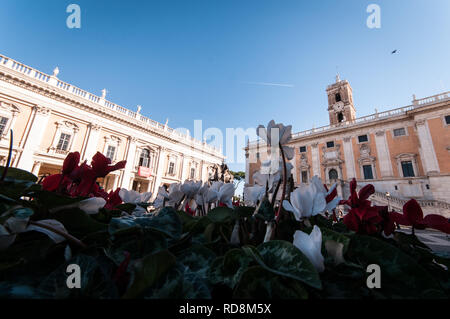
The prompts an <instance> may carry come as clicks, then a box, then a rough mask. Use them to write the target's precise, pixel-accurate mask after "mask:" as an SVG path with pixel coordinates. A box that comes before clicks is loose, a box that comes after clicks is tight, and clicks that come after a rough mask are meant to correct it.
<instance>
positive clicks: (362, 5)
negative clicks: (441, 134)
mask: <svg viewBox="0 0 450 319" xmlns="http://www.w3.org/2000/svg"><path fill="white" fill-rule="evenodd" d="M70 3H76V4H78V5H80V7H81V29H68V28H67V27H66V18H67V16H68V15H69V14H68V13H66V7H67V6H68V5H69V4H70ZM371 3H375V4H378V5H379V6H380V7H381V28H380V29H369V28H367V26H366V19H367V17H368V15H369V14H368V13H367V12H366V8H367V6H368V5H369V4H371ZM449 33H450V1H448V0H432V1H418V0H417V1H412V0H395V1H392V0H391V1H376V0H372V1H356V0H355V1H351V0H347V1H337V0H336V1H308V2H306V1H299V0H296V1H290V0H289V1H288V0H277V1H275V0H239V1H237V0H236V1H234V0H227V1H225V0H184V1H173V0H160V1H132V0H128V1H115V2H114V1H103V0H102V1H97V0H96V1H93V0H72V1H62V0H47V1H43V0H42V1H23V0H2V4H1V6H0V52H1V53H2V54H4V55H7V56H10V57H12V58H14V59H16V60H18V61H21V62H23V63H25V64H27V65H30V66H33V67H35V68H37V69H39V70H41V71H44V72H46V73H51V71H52V70H53V68H54V67H55V66H59V68H60V74H59V78H60V79H62V80H64V81H67V82H70V83H72V84H74V85H77V86H79V87H81V88H83V89H85V90H88V91H90V92H93V93H96V94H98V95H100V94H101V93H100V90H101V89H103V88H107V90H108V91H109V93H108V97H107V98H108V99H109V100H111V101H113V102H115V103H117V104H120V105H122V106H125V107H128V108H131V109H136V105H138V104H140V105H142V106H143V109H142V113H143V114H145V115H148V116H150V117H151V118H153V119H154V120H157V121H159V122H162V123H164V122H165V120H166V118H169V125H170V126H171V127H174V128H177V127H186V128H189V129H191V130H192V129H193V123H194V120H196V119H201V120H203V128H207V127H217V128H220V129H222V130H223V131H224V132H225V128H227V127H230V128H236V127H242V128H248V127H256V126H257V125H258V124H266V123H267V122H268V121H269V120H271V119H275V120H276V121H277V122H282V123H285V124H292V125H293V130H294V131H301V130H305V129H309V128H311V127H312V126H313V125H314V126H315V127H318V126H322V125H327V124H328V114H327V110H326V108H327V98H326V94H325V88H326V86H327V85H328V84H330V83H332V82H333V81H334V77H335V75H336V71H337V70H338V72H339V73H340V75H341V78H345V79H347V80H349V81H350V84H351V85H352V87H353V93H354V101H355V105H356V108H357V116H363V115H366V114H370V113H373V112H374V109H375V108H377V109H378V110H379V111H382V110H386V109H389V108H395V107H400V106H404V105H408V104H410V102H411V99H412V94H414V93H415V94H416V95H417V97H418V98H419V97H424V96H429V95H433V94H437V93H440V92H442V91H448V90H450V72H449V71H450V59H449V53H450V41H449V39H450V34H449ZM394 49H397V50H399V52H398V53H397V54H394V55H391V54H390V52H391V51H392V50H394ZM259 82H263V83H279V84H285V86H270V85H259V84H255V83H259ZM238 160H240V161H241V163H240V164H233V165H230V166H231V168H232V169H241V170H243V169H244V164H243V163H242V161H243V160H244V159H243V158H240V159H238Z"/></svg>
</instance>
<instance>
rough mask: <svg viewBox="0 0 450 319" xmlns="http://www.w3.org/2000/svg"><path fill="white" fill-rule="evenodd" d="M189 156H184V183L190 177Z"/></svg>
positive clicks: (182, 176) (182, 177) (182, 180)
mask: <svg viewBox="0 0 450 319" xmlns="http://www.w3.org/2000/svg"><path fill="white" fill-rule="evenodd" d="M188 170H189V158H187V157H183V170H182V172H181V182H182V183H183V182H184V181H185V180H186V179H187V178H188V176H189V175H188Z"/></svg>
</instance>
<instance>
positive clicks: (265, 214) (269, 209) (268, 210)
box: [255, 197, 275, 221]
mask: <svg viewBox="0 0 450 319" xmlns="http://www.w3.org/2000/svg"><path fill="white" fill-rule="evenodd" d="M255 217H256V218H260V219H262V220H264V221H272V220H273V219H274V218H275V210H274V209H273V205H272V204H271V203H270V201H269V200H268V199H267V198H266V197H265V198H264V199H263V201H262V203H261V205H260V206H259V209H258V212H257V213H256V214H255Z"/></svg>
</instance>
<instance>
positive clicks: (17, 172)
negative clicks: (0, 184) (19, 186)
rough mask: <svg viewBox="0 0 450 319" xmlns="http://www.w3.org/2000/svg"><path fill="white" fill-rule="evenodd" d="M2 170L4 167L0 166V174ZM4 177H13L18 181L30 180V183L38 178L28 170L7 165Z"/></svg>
mask: <svg viewBox="0 0 450 319" xmlns="http://www.w3.org/2000/svg"><path fill="white" fill-rule="evenodd" d="M4 170H5V167H4V166H0V176H1V175H2V174H3V171H4ZM6 178H9V179H14V180H18V181H28V182H32V183H35V182H36V181H37V180H38V178H37V176H36V175H34V174H32V173H30V172H28V171H24V170H23V169H20V168H15V167H8V172H7V173H6Z"/></svg>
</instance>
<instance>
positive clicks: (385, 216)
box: [0, 122, 450, 299]
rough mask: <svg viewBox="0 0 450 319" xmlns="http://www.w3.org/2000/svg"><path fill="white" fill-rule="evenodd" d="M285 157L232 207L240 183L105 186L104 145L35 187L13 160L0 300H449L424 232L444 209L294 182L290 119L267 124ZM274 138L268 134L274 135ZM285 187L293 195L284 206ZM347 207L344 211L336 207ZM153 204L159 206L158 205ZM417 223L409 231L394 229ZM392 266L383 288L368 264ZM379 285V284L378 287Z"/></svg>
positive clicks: (1, 224)
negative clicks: (432, 211) (398, 205)
mask: <svg viewBox="0 0 450 319" xmlns="http://www.w3.org/2000/svg"><path fill="white" fill-rule="evenodd" d="M273 128H278V129H279V131H280V132H281V134H280V136H281V138H280V139H278V141H277V142H276V143H275V145H276V146H279V149H280V153H281V156H280V157H281V161H279V158H276V163H277V164H278V163H279V165H272V166H275V167H271V170H269V173H267V172H266V171H264V172H263V171H262V172H258V173H257V174H256V176H255V181H256V182H257V183H259V185H258V184H257V185H255V186H252V187H247V188H246V189H245V191H244V194H245V201H244V203H245V204H246V206H244V205H243V204H244V203H236V202H235V203H233V202H232V200H231V199H232V196H233V194H234V187H233V184H224V183H222V182H214V183H212V184H211V185H208V184H202V183H200V182H199V183H194V182H185V183H183V184H173V185H171V186H170V187H169V189H165V188H160V189H159V191H158V194H157V196H156V198H155V201H154V202H153V203H151V204H150V203H149V199H150V198H151V194H150V193H146V194H138V193H136V192H133V191H128V190H125V189H117V190H115V191H112V192H110V193H106V192H105V191H104V190H102V189H101V188H100V187H99V186H98V184H97V183H96V179H97V178H98V177H104V176H105V175H107V174H108V173H109V172H111V171H112V170H115V169H121V168H123V167H124V165H125V163H124V162H121V163H118V164H116V165H115V166H112V165H110V162H109V160H108V159H107V158H105V157H104V156H103V155H101V154H100V153H97V154H96V155H95V156H94V158H93V159H92V162H91V165H88V164H87V163H86V162H85V163H81V164H79V154H78V153H71V154H69V156H68V157H67V158H66V160H65V162H64V166H63V170H62V172H61V174H58V175H52V176H49V177H46V178H45V179H44V180H43V181H39V182H38V181H37V177H36V176H34V175H32V174H31V173H28V172H25V171H22V170H19V169H14V168H6V169H5V168H3V169H2V172H3V173H4V174H2V178H1V180H0V205H1V208H2V209H1V212H2V214H1V216H0V297H2V298H77V297H87V298H125V299H129V298H183V299H184V298H228V297H233V298H294V299H304V298H314V299H322V298H448V297H449V296H450V276H449V270H448V267H449V266H450V260H449V259H448V258H444V257H441V256H438V255H436V254H435V253H433V251H432V250H431V249H430V248H428V247H427V246H426V245H425V244H423V243H422V242H421V241H420V240H419V239H418V238H417V236H415V234H414V229H424V228H427V227H430V228H435V229H438V230H440V231H443V232H446V233H450V229H449V227H450V226H449V223H448V221H447V220H446V219H445V218H443V217H441V216H438V215H428V216H426V217H425V218H424V217H423V214H422V211H421V209H420V207H419V205H418V204H417V203H416V202H415V201H414V200H411V201H409V202H408V203H407V204H406V205H405V207H404V209H403V212H402V213H399V212H391V211H388V209H387V207H379V206H373V205H372V204H371V202H370V201H369V200H368V198H369V196H370V195H371V194H372V193H373V192H374V188H373V186H372V185H367V186H365V187H364V188H362V189H361V190H360V191H359V193H357V192H356V181H352V183H351V186H350V187H351V189H350V190H351V196H350V198H348V199H347V200H342V199H340V198H338V197H337V192H336V187H335V185H334V186H332V187H330V189H327V188H326V186H324V185H323V184H322V182H321V181H320V179H319V178H317V177H314V178H313V179H312V181H311V182H310V183H309V184H308V185H301V186H300V187H298V188H295V189H294V187H292V183H289V181H290V177H289V176H290V169H289V166H288V165H287V164H286V160H287V159H290V158H289V157H291V156H292V153H291V150H290V149H289V148H288V147H287V146H285V145H284V144H285V143H286V142H287V141H288V140H289V138H290V127H284V126H282V125H281V124H275V123H273V122H271V123H269V125H268V127H267V128H264V130H259V132H261V131H262V132H263V133H261V134H266V135H265V136H266V141H268V142H269V144H271V143H274V139H273V138H272V139H267V136H271V134H270V131H271V129H273ZM263 138H264V136H263ZM278 192H281V194H282V197H281V198H282V199H283V202H282V203H281V204H278V205H277V202H276V201H275V200H274V199H275V198H277V194H278ZM339 204H340V205H346V206H347V207H348V208H349V213H348V214H347V215H346V216H345V217H344V218H343V219H339V218H338V216H336V213H335V208H336V206H337V205H339ZM150 207H154V208H155V210H154V211H152V212H149V211H150ZM397 224H402V225H409V226H411V228H412V233H411V234H405V233H403V232H397V231H396V225H397ZM72 264H76V265H78V266H79V269H80V271H81V277H80V288H79V289H70V288H68V280H70V272H67V269H68V266H69V265H72ZM373 264H375V265H378V266H379V267H380V271H381V285H380V288H369V287H368V284H367V283H368V276H369V275H370V273H368V272H367V268H368V266H369V265H373ZM369 286H370V285H369Z"/></svg>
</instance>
